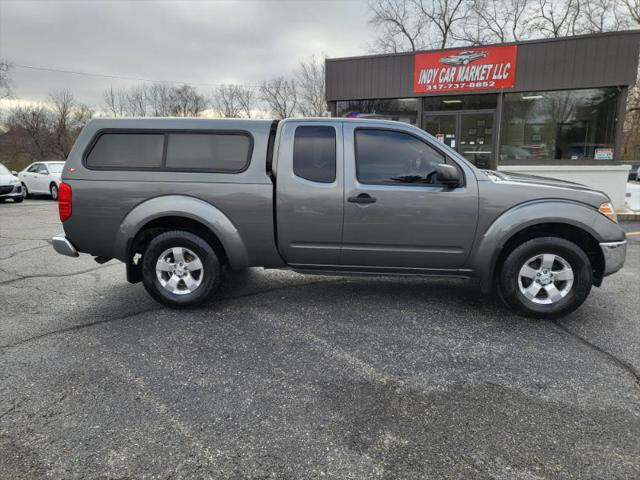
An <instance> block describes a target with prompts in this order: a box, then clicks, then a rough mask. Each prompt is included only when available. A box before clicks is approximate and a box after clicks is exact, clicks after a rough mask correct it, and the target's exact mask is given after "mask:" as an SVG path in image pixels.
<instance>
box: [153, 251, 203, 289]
mask: <svg viewBox="0 0 640 480" xmlns="http://www.w3.org/2000/svg"><path fill="white" fill-rule="evenodd" d="M156 277H157V278H158V282H160V285H162V288H164V289H165V290H167V291H168V292H171V293H173V294H174V295H187V294H189V293H192V292H194V291H195V290H196V289H197V288H198V287H199V286H200V284H201V283H202V279H203V278H204V268H203V266H202V261H201V260H200V258H199V257H198V255H196V254H195V253H194V252H193V251H192V250H189V249H188V248H184V247H172V248H169V249H167V250H165V251H164V252H162V254H161V255H160V256H159V257H158V261H157V262H156Z"/></svg>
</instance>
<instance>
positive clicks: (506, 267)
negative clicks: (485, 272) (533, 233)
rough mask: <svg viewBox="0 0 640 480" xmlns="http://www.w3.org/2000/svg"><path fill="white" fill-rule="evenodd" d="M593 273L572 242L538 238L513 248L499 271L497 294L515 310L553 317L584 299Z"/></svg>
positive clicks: (529, 314)
mask: <svg viewBox="0 0 640 480" xmlns="http://www.w3.org/2000/svg"><path fill="white" fill-rule="evenodd" d="M592 284H593V272H592V268H591V263H590V262H589V258H588V257H587V255H586V254H585V253H584V251H583V250H582V249H581V248H580V247H579V246H578V245H576V244H574V243H572V242H570V241H568V240H565V239H563V238H557V237H540V238H534V239H532V240H529V241H526V242H524V243H522V244H521V245H519V246H518V247H516V248H515V249H513V250H512V251H511V252H510V253H509V254H508V255H507V258H506V259H505V261H504V263H503V264H502V268H501V270H500V273H499V282H498V286H499V293H500V296H501V298H502V300H503V301H504V302H505V303H506V304H507V305H508V306H509V307H511V309H513V310H514V311H515V312H516V313H518V314H520V315H524V316H527V317H534V318H557V317H560V316H562V315H566V314H568V313H570V312H573V311H574V310H575V309H576V308H578V307H579V306H580V305H582V303H583V302H584V301H585V300H586V298H587V296H588V295H589V292H590V291H591V285H592Z"/></svg>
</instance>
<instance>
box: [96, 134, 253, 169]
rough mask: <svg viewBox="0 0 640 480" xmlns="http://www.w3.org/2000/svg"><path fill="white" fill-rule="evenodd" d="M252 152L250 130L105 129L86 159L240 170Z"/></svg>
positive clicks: (103, 165)
mask: <svg viewBox="0 0 640 480" xmlns="http://www.w3.org/2000/svg"><path fill="white" fill-rule="evenodd" d="M252 151H253V137H252V136H251V135H250V134H249V133H248V132H235V131H234V132H223V131H220V132H206V131H203V132H199V131H190V132H183V131H159V132H156V131H153V132H102V133H99V134H98V137H97V139H96V140H95V141H94V143H93V146H92V147H91V148H90V150H89V152H88V153H87V154H86V155H85V161H84V162H85V166H86V167H87V168H89V169H99V170H156V171H184V172H220V173H239V172H241V171H244V170H245V169H246V168H247V167H248V166H249V163H250V161H251V154H252Z"/></svg>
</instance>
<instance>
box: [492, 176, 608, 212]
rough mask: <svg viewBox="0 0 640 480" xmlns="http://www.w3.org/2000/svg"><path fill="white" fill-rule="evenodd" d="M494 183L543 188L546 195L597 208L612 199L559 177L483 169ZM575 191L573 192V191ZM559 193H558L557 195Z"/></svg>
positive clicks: (533, 188)
mask: <svg viewBox="0 0 640 480" xmlns="http://www.w3.org/2000/svg"><path fill="white" fill-rule="evenodd" d="M483 171H484V173H485V174H487V176H488V177H489V179H490V180H491V181H493V182H494V183H498V184H500V183H503V184H508V185H511V186H518V187H522V188H527V187H529V188H530V189H531V190H542V191H544V192H546V193H545V194H544V196H545V197H549V198H551V197H556V196H558V197H562V198H570V197H572V196H574V197H575V198H574V200H576V201H580V202H585V203H589V204H591V205H593V206H595V207H596V208H597V207H598V206H600V205H601V204H602V203H604V202H608V201H610V199H609V197H608V196H607V194H605V193H604V192H601V191H599V190H595V189H593V188H591V187H588V186H586V185H582V184H580V183H574V182H568V181H566V180H558V179H557V178H548V177H539V176H537V175H525V174H520V173H514V172H509V171H500V172H497V171H495V170H483ZM572 192H573V193H572ZM556 194H557V195H556Z"/></svg>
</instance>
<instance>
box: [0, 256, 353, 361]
mask: <svg viewBox="0 0 640 480" xmlns="http://www.w3.org/2000/svg"><path fill="white" fill-rule="evenodd" d="M99 268H100V267H99ZM93 270H97V268H94V269H93ZM24 278H27V277H24ZM340 281H344V280H342V279H340V280H318V281H314V282H307V283H303V284H298V285H283V286H280V287H275V288H271V289H269V290H260V291H257V292H251V293H247V294H244V295H236V296H229V297H220V298H219V299H218V301H219V302H222V301H227V300H237V299H239V298H247V297H252V296H255V295H261V294H266V293H271V292H275V291H278V290H285V289H288V288H296V287H306V286H309V285H315V284H318V283H332V282H340ZM0 285H1V284H0ZM213 302H214V303H215V302H216V300H215V299H214V300H213ZM162 310H168V309H166V308H164V307H153V308H146V309H143V310H140V311H138V312H133V313H128V314H126V315H123V316H120V317H112V318H104V319H102V320H96V321H95V322H89V323H83V324H79V325H72V326H70V327H65V328H61V329H59V330H53V331H49V332H44V333H40V334H38V335H34V336H32V337H28V338H25V339H22V340H19V341H17V342H14V343H8V344H6V345H0V350H6V349H9V348H14V347H19V346H22V345H24V344H26V343H30V342H33V341H36V340H40V339H42V338H46V337H50V336H53V335H58V334H62V333H70V332H76V331H78V330H83V329H85V328H89V327H94V326H96V325H102V324H104V323H109V322H117V321H119V320H126V319H127V318H131V317H135V316H137V315H142V314H143V313H149V312H155V311H162Z"/></svg>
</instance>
